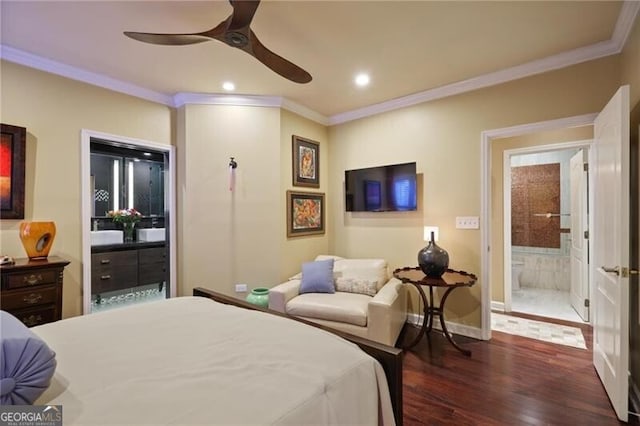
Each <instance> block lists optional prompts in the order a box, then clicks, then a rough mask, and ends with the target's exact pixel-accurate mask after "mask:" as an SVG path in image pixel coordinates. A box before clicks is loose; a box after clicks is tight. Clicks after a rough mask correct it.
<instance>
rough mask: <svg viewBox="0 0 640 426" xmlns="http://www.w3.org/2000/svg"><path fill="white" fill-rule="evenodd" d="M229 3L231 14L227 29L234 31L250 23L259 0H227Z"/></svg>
mask: <svg viewBox="0 0 640 426" xmlns="http://www.w3.org/2000/svg"><path fill="white" fill-rule="evenodd" d="M229 3H231V6H233V14H232V15H231V22H230V23H229V28H228V30H229V31H236V30H239V29H240V28H244V27H248V26H249V24H251V21H252V20H253V15H255V13H256V9H257V8H258V5H259V4H260V0H229Z"/></svg>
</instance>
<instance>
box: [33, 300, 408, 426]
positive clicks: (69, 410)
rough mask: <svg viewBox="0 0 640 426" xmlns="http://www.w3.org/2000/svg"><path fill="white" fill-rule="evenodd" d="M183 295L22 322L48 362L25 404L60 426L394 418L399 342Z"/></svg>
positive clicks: (351, 421) (389, 420)
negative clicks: (43, 380)
mask: <svg viewBox="0 0 640 426" xmlns="http://www.w3.org/2000/svg"><path fill="white" fill-rule="evenodd" d="M194 294H196V295H197V297H179V298H174V299H168V300H164V301H159V302H152V303H147V304H143V305H137V306H132V307H129V308H123V309H119V310H113V311H107V312H102V313H97V314H92V315H87V316H82V317H75V318H70V319H67V320H63V321H58V322H55V323H50V324H46V325H42V326H38V327H34V328H32V329H31V330H32V331H33V332H35V333H36V334H37V335H38V336H39V337H40V338H42V339H43V340H44V341H45V342H46V343H47V344H48V345H49V346H50V347H51V349H53V350H54V351H55V352H56V360H57V363H58V365H57V368H56V371H55V374H54V376H53V378H52V381H51V385H50V386H49V388H48V389H47V390H46V391H45V392H44V393H43V394H42V395H41V396H40V397H39V398H38V399H37V400H36V401H35V404H39V405H62V406H63V415H64V424H65V425H74V424H77V425H80V424H82V425H85V424H112V425H113V424H127V425H135V424H154V425H160V424H166V425H175V424H181V425H186V424H225V425H231V424H243V425H244V424H246V425H249V424H272V425H302V424H326V425H329V424H331V425H334V424H354V425H355V424H366V425H374V424H380V425H392V424H396V421H395V418H394V409H395V411H396V415H397V413H398V409H401V400H400V406H399V407H398V406H397V404H398V400H397V398H398V395H395V392H396V388H397V387H398V386H401V352H400V351H399V350H394V349H395V348H388V347H384V345H376V344H373V345H372V346H371V347H368V346H369V345H368V343H367V341H360V342H356V344H354V343H351V342H348V341H345V340H344V339H343V338H341V337H339V336H337V335H336V334H334V333H330V332H328V331H326V330H322V329H319V328H316V327H311V326H309V325H307V324H302V323H300V322H298V321H292V320H291V319H289V318H283V317H282V315H272V314H270V313H268V312H261V311H262V309H260V308H255V307H253V305H248V304H246V303H245V302H243V301H237V300H236V299H232V298H228V297H226V296H224V295H220V294H217V293H214V292H211V291H208V290H205V289H196V290H194ZM201 296H205V297H201ZM211 299H217V300H218V301H214V300H211ZM220 302H222V303H220ZM230 304H239V305H241V306H240V308H239V307H237V306H230ZM243 308H248V309H243ZM356 340H358V339H356ZM361 340H363V339H361ZM360 348H362V349H364V350H365V351H367V352H368V353H372V354H373V355H375V356H376V357H377V358H378V359H380V360H381V362H382V364H381V363H380V362H377V361H376V360H375V359H374V358H372V357H371V356H369V355H367V353H365V352H364V351H363V350H362V349H360ZM380 351H382V355H380V354H379V353H378V352H380ZM376 354H377V355H376ZM383 366H384V367H383ZM398 376H399V377H400V379H399V378H398ZM387 377H389V378H391V379H392V380H391V381H388V380H387ZM398 380H399V382H398ZM389 389H391V392H389ZM392 399H393V403H392ZM401 419H402V418H401V414H400V417H399V421H398V422H397V423H398V424H401V423H402V420H401Z"/></svg>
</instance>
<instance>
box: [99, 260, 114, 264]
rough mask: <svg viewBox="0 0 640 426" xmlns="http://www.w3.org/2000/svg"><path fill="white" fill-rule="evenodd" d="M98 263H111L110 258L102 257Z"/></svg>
mask: <svg viewBox="0 0 640 426" xmlns="http://www.w3.org/2000/svg"><path fill="white" fill-rule="evenodd" d="M100 263H101V264H102V265H108V264H109V263H111V259H102V260H101V261H100Z"/></svg>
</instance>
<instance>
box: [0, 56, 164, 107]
mask: <svg viewBox="0 0 640 426" xmlns="http://www.w3.org/2000/svg"><path fill="white" fill-rule="evenodd" d="M0 59H4V60H6V61H9V62H14V63H16V64H19V65H24V66H26V67H29V68H34V69H37V70H40V71H45V72H48V73H50V74H56V75H60V76H62V77H67V78H70V79H72V80H77V81H81V82H83V83H88V84H91V85H94V86H98V87H102V88H103V89H108V90H113V91H114V92H120V93H124V94H126V95H131V96H135V97H137V98H141V99H146V100H148V101H151V102H156V103H160V104H164V105H168V106H171V105H172V99H171V96H168V95H165V94H163V93H159V92H155V91H153V90H149V89H145V88H144V87H140V86H136V85H135V84H131V83H128V82H126V81H122V80H117V79H115V78H111V77H108V76H106V75H103V74H98V73H94V72H91V71H87V70H84V69H82V68H76V67H74V66H71V65H67V64H63V63H62V62H57V61H54V60H51V59H47V58H43V57H42V56H38V55H34V54H32V53H28V52H25V51H22V50H19V49H15V48H13V47H10V46H5V45H3V44H0Z"/></svg>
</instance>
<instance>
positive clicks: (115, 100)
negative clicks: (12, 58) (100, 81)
mask: <svg viewBox="0 0 640 426" xmlns="http://www.w3.org/2000/svg"><path fill="white" fill-rule="evenodd" d="M0 66H1V70H0V71H1V76H0V84H1V87H2V96H1V104H0V106H1V110H0V111H1V114H2V117H1V118H2V122H3V123H6V124H13V125H16V126H23V127H26V128H27V147H26V164H25V169H26V182H25V193H26V198H25V218H24V220H53V221H54V222H55V223H56V228H57V234H56V237H55V240H54V243H53V246H52V249H51V253H50V254H51V255H57V256H61V257H64V258H65V259H67V260H69V261H71V264H70V265H69V266H67V268H66V269H65V273H64V291H63V309H62V311H63V316H64V317H69V316H75V315H79V314H80V313H81V312H82V296H81V294H82V246H81V245H82V243H81V239H82V237H81V235H82V234H81V231H82V230H81V217H80V216H81V214H80V210H81V207H80V203H81V200H80V131H81V129H89V130H95V131H100V132H105V133H111V134H115V135H121V136H126V137H132V138H139V139H145V140H149V141H154V142H157V143H161V144H170V143H171V110H170V108H168V107H166V106H163V105H159V104H156V103H152V102H148V101H144V100H141V99H138V98H134V97H131V96H127V95H122V94H119V93H116V92H112V91H109V90H105V89H100V88H98V87H95V86H91V85H88V84H84V83H80V82H77V81H73V80H69V79H66V78H62V77H58V76H54V75H52V74H47V73H44V72H40V71H37V70H34V69H31V68H26V67H22V66H19V65H15V64H13V63H10V62H5V61H2V62H1V63H0ZM20 222H21V220H2V224H1V226H0V238H1V241H0V243H1V246H2V247H1V252H2V254H3V255H9V256H13V257H25V256H26V253H25V252H24V249H23V247H22V245H21V243H20V239H19V237H18V228H19V224H20Z"/></svg>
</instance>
